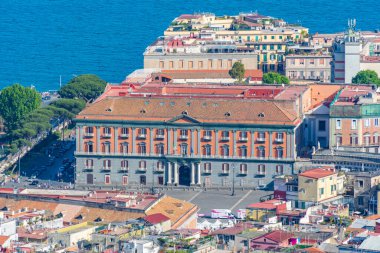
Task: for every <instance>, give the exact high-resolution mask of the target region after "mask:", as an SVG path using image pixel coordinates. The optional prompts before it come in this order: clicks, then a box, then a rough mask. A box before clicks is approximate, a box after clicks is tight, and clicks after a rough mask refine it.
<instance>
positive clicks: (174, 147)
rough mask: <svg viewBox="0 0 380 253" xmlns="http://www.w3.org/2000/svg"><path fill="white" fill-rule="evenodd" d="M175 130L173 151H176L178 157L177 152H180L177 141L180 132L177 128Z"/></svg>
mask: <svg viewBox="0 0 380 253" xmlns="http://www.w3.org/2000/svg"><path fill="white" fill-rule="evenodd" d="M173 130H174V137H173V149H174V152H173V154H174V155H176V154H177V150H178V147H177V139H178V136H177V134H178V131H177V129H176V128H174V129H173Z"/></svg>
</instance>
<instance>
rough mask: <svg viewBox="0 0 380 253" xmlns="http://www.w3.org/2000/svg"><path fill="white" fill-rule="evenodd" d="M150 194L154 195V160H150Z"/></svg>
mask: <svg viewBox="0 0 380 253" xmlns="http://www.w3.org/2000/svg"><path fill="white" fill-rule="evenodd" d="M151 192H152V195H154V161H153V162H152V190H151Z"/></svg>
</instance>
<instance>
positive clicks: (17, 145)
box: [9, 139, 32, 154]
mask: <svg viewBox="0 0 380 253" xmlns="http://www.w3.org/2000/svg"><path fill="white" fill-rule="evenodd" d="M31 145H32V143H30V141H28V140H25V139H17V140H15V141H14V142H12V144H11V146H10V148H9V151H10V152H11V153H12V154H16V153H17V152H19V151H20V150H21V149H22V148H23V147H30V146H31Z"/></svg>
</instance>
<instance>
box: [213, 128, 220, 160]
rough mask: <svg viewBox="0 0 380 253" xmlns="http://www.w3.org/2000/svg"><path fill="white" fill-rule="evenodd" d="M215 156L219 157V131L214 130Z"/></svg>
mask: <svg viewBox="0 0 380 253" xmlns="http://www.w3.org/2000/svg"><path fill="white" fill-rule="evenodd" d="M214 145H215V153H214V155H215V156H218V155H219V130H215V144H214Z"/></svg>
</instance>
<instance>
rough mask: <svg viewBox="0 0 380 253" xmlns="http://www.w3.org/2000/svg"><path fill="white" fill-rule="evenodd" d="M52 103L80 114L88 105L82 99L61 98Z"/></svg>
mask: <svg viewBox="0 0 380 253" xmlns="http://www.w3.org/2000/svg"><path fill="white" fill-rule="evenodd" d="M50 105H52V106H54V107H58V108H63V109H66V110H67V111H69V112H71V113H73V114H78V113H79V112H80V111H82V110H83V109H84V107H85V106H86V102H85V101H84V100H81V99H68V98H61V99H59V100H57V101H54V102H52V103H51V104H50Z"/></svg>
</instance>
